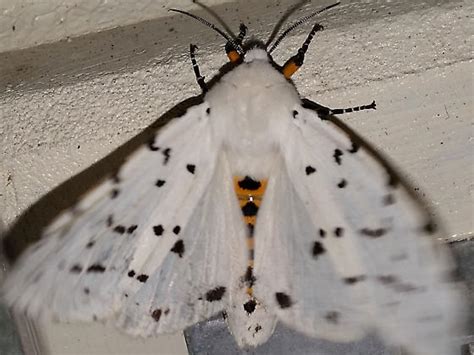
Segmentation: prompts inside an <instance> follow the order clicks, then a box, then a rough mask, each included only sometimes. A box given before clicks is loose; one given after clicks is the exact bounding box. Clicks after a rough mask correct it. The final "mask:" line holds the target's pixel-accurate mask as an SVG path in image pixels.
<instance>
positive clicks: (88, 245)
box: [86, 240, 95, 249]
mask: <svg viewBox="0 0 474 355" xmlns="http://www.w3.org/2000/svg"><path fill="white" fill-rule="evenodd" d="M94 244H95V241H94V240H91V241H89V243H87V244H86V248H87V249H90V248H92V247H93V246H94Z"/></svg>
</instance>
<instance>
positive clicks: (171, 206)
mask: <svg viewBox="0 0 474 355" xmlns="http://www.w3.org/2000/svg"><path fill="white" fill-rule="evenodd" d="M318 13H319V12H318ZM187 15H189V14H187ZM313 15H314V14H312V15H310V16H308V17H307V18H309V17H311V16H313ZM190 16H192V17H195V18H196V16H194V15H190ZM307 18H306V19H304V20H307ZM198 19H199V20H200V21H201V22H205V21H204V20H202V19H200V18H198ZM301 22H304V21H301ZM294 27H295V26H294ZM294 27H293V28H294ZM291 29H292V28H291V27H290V30H291ZM319 29H321V26H319V25H315V26H314V27H313V30H312V31H311V33H310V35H309V36H308V38H307V40H306V41H305V43H304V45H303V46H302V47H301V49H300V51H299V52H298V54H297V55H295V56H294V57H293V58H291V59H290V60H289V61H288V62H287V63H286V64H285V65H283V66H282V67H280V66H278V65H276V64H275V63H274V62H273V61H272V59H271V57H270V52H271V50H269V51H267V49H266V48H267V47H268V45H267V44H263V43H260V42H256V41H254V42H252V44H251V45H249V46H245V45H243V44H242V39H243V37H244V35H245V27H244V26H243V27H241V33H240V35H239V36H238V37H234V39H230V38H229V37H227V36H226V35H225V34H223V33H222V32H219V33H221V34H223V35H224V36H226V38H227V39H228V43H227V47H226V48H227V51H228V55H229V58H230V59H231V62H232V63H233V64H234V67H233V68H232V70H230V71H229V72H228V73H226V74H224V75H223V76H222V77H221V78H220V79H219V80H218V81H217V83H216V84H215V85H213V86H212V87H211V88H210V90H209V91H208V92H207V93H205V94H204V95H203V100H202V103H201V104H199V105H196V106H193V107H191V108H190V109H189V110H188V111H187V113H186V114H185V115H184V116H182V117H179V118H177V119H175V120H173V121H172V122H170V123H169V124H168V125H167V126H166V127H164V128H163V129H161V130H159V132H157V134H156V137H155V138H154V139H153V140H152V141H150V142H148V143H147V144H145V145H144V146H143V147H142V148H140V149H138V150H137V151H136V152H135V153H134V154H133V155H131V156H130V157H129V159H128V160H127V161H126V162H125V163H124V164H123V166H122V167H121V169H120V171H119V172H118V174H116V175H114V176H113V177H111V178H110V179H108V180H106V181H105V182H103V183H102V184H100V185H99V186H98V187H96V188H95V189H94V190H93V191H91V192H90V193H88V194H86V195H85V196H84V197H83V199H82V200H80V201H79V202H78V203H77V204H76V205H75V206H74V208H72V209H70V210H67V211H65V212H64V213H63V214H62V215H61V216H60V217H59V218H57V220H56V221H55V222H54V223H53V224H52V225H50V226H49V227H47V228H46V230H45V231H44V232H43V236H44V238H42V239H41V240H40V241H39V242H38V243H37V244H36V245H35V246H33V247H32V248H29V249H28V250H27V251H26V252H25V253H24V255H23V256H22V257H21V258H20V259H19V260H18V262H17V263H16V265H15V267H14V269H13V270H12V272H11V274H10V275H9V277H8V279H7V280H6V282H5V284H4V286H3V289H2V293H3V298H4V300H5V302H6V304H7V305H9V306H10V307H12V309H13V310H14V311H15V312H24V313H26V314H27V315H28V316H31V317H34V318H45V319H53V320H58V321H106V320H107V321H112V322H114V323H115V324H116V325H117V326H118V327H120V328H121V329H123V330H124V331H125V332H127V333H129V334H132V335H138V336H145V337H147V336H152V335H156V334H161V333H172V332H177V331H182V330H183V329H185V328H186V327H188V326H190V325H192V324H194V323H196V322H198V321H201V320H205V319H207V318H209V317H211V316H213V315H216V314H217V313H219V312H223V311H225V313H226V315H227V322H228V325H229V327H230V331H231V332H232V334H233V335H234V337H235V340H236V342H237V344H238V345H239V346H241V347H244V346H257V345H259V344H262V343H264V342H266V341H267V340H268V339H269V337H270V336H271V335H272V333H273V330H274V328H275V324H276V322H277V321H281V322H283V323H285V324H287V325H289V326H290V327H292V328H294V329H296V330H298V331H300V332H303V333H305V334H307V335H309V336H313V337H321V338H324V339H328V340H333V341H349V340H353V339H356V338H359V337H361V336H363V335H364V334H366V333H367V332H368V331H370V330H376V331H377V332H378V333H379V334H380V335H381V336H382V337H383V338H384V339H385V340H386V341H387V342H389V343H392V344H393V343H394V344H400V345H403V346H405V347H407V348H408V349H409V350H410V351H411V352H412V353H413V354H430V355H433V354H439V355H446V354H453V353H454V351H453V349H451V348H450V345H449V338H450V336H451V335H452V334H453V332H454V331H455V329H457V328H458V327H459V326H461V324H462V317H460V314H461V313H462V311H463V307H462V296H461V291H459V289H458V287H457V286H456V284H455V283H454V282H451V281H450V280H449V278H448V273H449V272H450V271H451V269H452V265H451V263H450V259H449V257H448V255H447V253H446V250H444V249H443V248H442V246H441V245H438V244H437V243H436V240H435V238H434V236H433V235H434V232H435V230H434V229H435V228H434V227H435V225H436V224H435V223H434V222H433V221H432V219H431V218H430V216H429V213H428V212H427V210H426V209H425V208H424V207H423V204H422V203H420V201H419V200H417V199H415V198H414V197H413V196H412V195H411V194H410V193H409V191H408V189H407V188H406V185H405V184H404V182H403V181H402V180H401V179H400V178H399V177H398V176H397V174H396V173H395V172H394V170H393V169H392V168H390V166H389V165H388V164H387V163H386V161H385V160H383V159H382V158H381V156H380V155H379V154H377V153H376V152H375V151H374V150H373V149H372V148H370V146H369V145H368V144H366V143H364V141H363V140H362V139H361V138H359V137H358V136H357V135H356V134H355V133H354V132H353V131H351V130H350V129H349V128H348V127H347V126H345V125H344V124H342V123H341V121H339V120H338V119H337V118H336V117H335V116H333V115H331V113H333V112H335V111H331V110H329V109H326V108H324V107H322V106H319V105H317V104H315V103H312V102H311V101H309V100H305V99H302V98H300V96H299V95H298V93H297V91H296V89H295V87H294V85H293V84H292V83H291V82H290V81H289V80H288V79H289V78H290V77H291V75H292V74H293V73H294V71H296V69H298V67H299V66H301V65H302V62H303V59H304V53H305V51H306V49H307V48H308V45H309V43H310V41H311V39H312V37H313V35H314V33H315V32H316V31H317V30H319ZM287 32H288V31H286V32H285V33H284V35H283V36H280V38H279V39H278V40H277V41H276V42H275V45H274V47H273V48H272V50H273V49H274V48H275V47H276V45H277V44H278V43H279V41H280V40H281V39H282V38H283V37H284V36H285V35H286V33H287ZM193 51H194V47H192V59H193V63H194V65H195V70H196V75H197V78H198V82H199V84H200V85H201V87H202V88H203V89H204V90H205V89H207V86H206V84H205V83H204V79H203V78H202V77H201V76H200V75H199V69H198V67H197V64H196V63H195V59H194V55H193ZM364 108H374V106H373V105H369V106H367V107H359V108H355V109H354V110H359V109H364ZM234 180H235V182H236V185H237V188H236V190H237V197H238V198H237V197H236V191H234V186H233V184H234V183H233V181H234ZM265 187H266V189H265ZM263 190H265V191H264V192H263ZM239 200H240V204H241V206H239ZM257 211H258V219H256V215H257ZM242 212H244V215H245V218H242ZM246 224H247V225H248V226H247V225H246Z"/></svg>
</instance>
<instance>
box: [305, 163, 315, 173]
mask: <svg viewBox="0 0 474 355" xmlns="http://www.w3.org/2000/svg"><path fill="white" fill-rule="evenodd" d="M304 170H305V172H306V175H311V174H312V173H315V172H316V169H315V168H313V167H312V166H311V165H308V166H307V167H306V168H305V169H304Z"/></svg>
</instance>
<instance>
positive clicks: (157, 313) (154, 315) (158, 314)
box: [151, 308, 161, 322]
mask: <svg viewBox="0 0 474 355" xmlns="http://www.w3.org/2000/svg"><path fill="white" fill-rule="evenodd" d="M151 317H152V318H153V319H154V320H155V322H158V321H159V320H160V318H161V309H159V308H158V309H155V310H154V311H153V312H151Z"/></svg>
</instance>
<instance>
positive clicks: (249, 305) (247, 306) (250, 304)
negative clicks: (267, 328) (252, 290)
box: [244, 299, 257, 314]
mask: <svg viewBox="0 0 474 355" xmlns="http://www.w3.org/2000/svg"><path fill="white" fill-rule="evenodd" d="M256 306H257V302H256V301H255V300H254V299H251V300H248V301H247V302H245V303H244V310H245V311H246V312H247V313H248V314H251V313H253V312H254V311H255V307H256Z"/></svg>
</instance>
